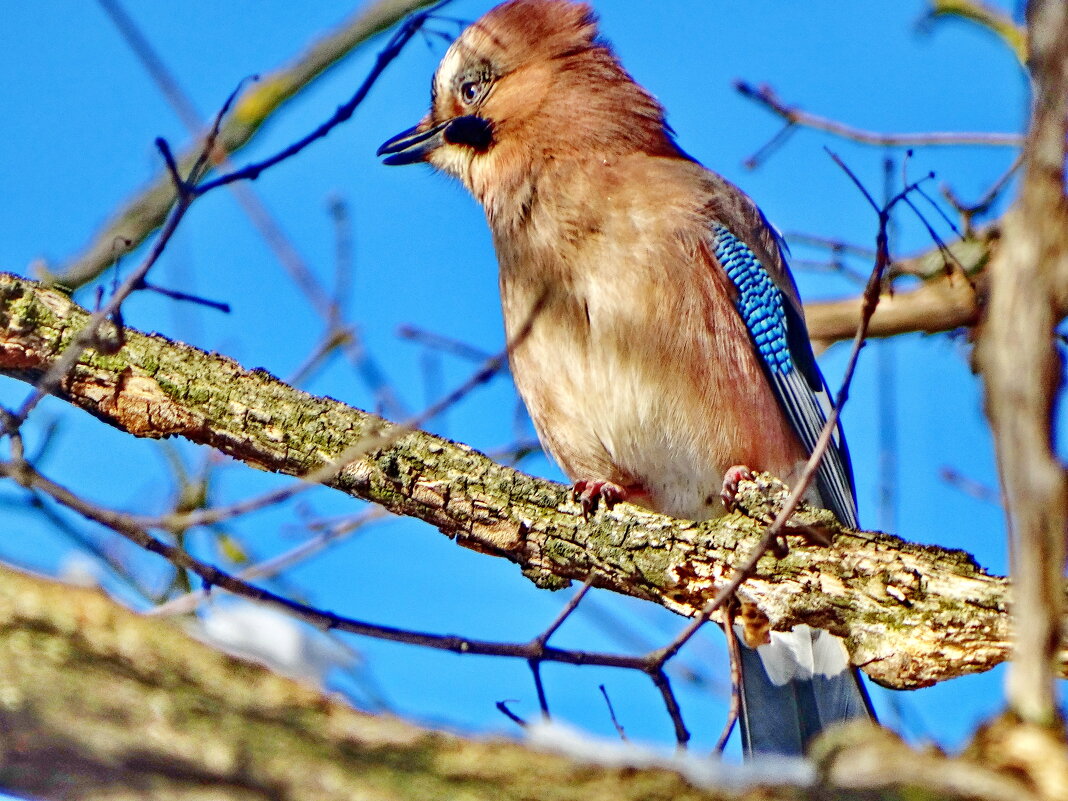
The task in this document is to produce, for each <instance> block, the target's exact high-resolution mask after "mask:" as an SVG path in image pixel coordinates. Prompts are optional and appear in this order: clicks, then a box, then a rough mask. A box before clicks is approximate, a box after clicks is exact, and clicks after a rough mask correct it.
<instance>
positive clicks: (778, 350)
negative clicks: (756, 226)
mask: <svg viewBox="0 0 1068 801" xmlns="http://www.w3.org/2000/svg"><path fill="white" fill-rule="evenodd" d="M712 232H713V234H715V240H714V244H713V247H714V251H715V254H716V259H718V260H719V263H720V264H721V265H722V266H723V269H724V270H725V271H726V273H727V277H728V278H730V279H731V282H732V283H733V284H734V285H735V286H736V287H737V288H738V301H737V304H736V306H737V309H738V313H739V314H740V315H741V316H742V321H743V322H744V323H745V327H746V328H748V329H749V333H750V334H751V335H752V337H753V343H754V344H755V345H756V347H757V350H758V351H759V352H760V356H761V358H763V359H764V363H765V364H766V365H767V366H768V368H769V369H771V370H774V371H775V372H777V373H780V374H785V373H788V372H790V371H791V370H793V369H794V361H793V358H792V357H791V356H790V345H789V342H788V341H787V337H786V334H787V332H786V309H785V308H784V306H783V299H782V292H780V291H779V288H778V287H777V286H775V282H774V281H773V280H771V276H770V275H768V271H767V270H765V269H764V265H762V264H761V263H760V261H759V260H758V259H757V257H756V256H755V255H754V253H753V251H751V250H750V249H749V246H748V245H746V244H745V243H744V242H743V241H742V240H740V239H738V237H736V236H735V235H734V234H732V233H731V232H730V231H729V230H728V229H727V227H726V226H724V225H719V224H717V225H713V226H712Z"/></svg>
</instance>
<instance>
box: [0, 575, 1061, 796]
mask: <svg viewBox="0 0 1068 801" xmlns="http://www.w3.org/2000/svg"><path fill="white" fill-rule="evenodd" d="M0 697H2V698H3V703H0V732H2V735H0V742H2V745H3V748H2V749H0V787H3V788H4V789H6V790H9V791H12V792H17V793H20V794H25V795H29V796H35V797H47V798H64V799H70V800H71V801H78V800H79V799H86V800H88V799H98V798H105V797H106V798H109V799H115V801H127V799H129V801H135V800H136V801H145V800H146V799H147V800H149V801H151V799H161V800H162V799H167V801H176V800H177V801H182V800H183V799H188V800H189V801H193V799H203V798H206V797H210V798H213V799H220V801H238V800H240V801H256V800H258V799H263V800H264V801H266V799H279V798H285V799H292V801H342V799H343V800H344V801H350V799H354V798H361V799H383V801H385V800H386V799H389V800H390V801H405V800H406V799H411V800H412V801H416V800H418V801H424V800H425V799H431V798H465V799H471V801H511V800H515V801H518V800H519V799H524V801H559V799H562V798H567V799H574V800H575V801H583V799H589V801H598V800H600V799H613V801H639V799H652V798H663V799H667V798H670V799H673V801H699V800H701V799H705V800H706V801H713V800H714V799H734V801H747V799H754V801H755V800H756V799H760V801H780V800H781V801H786V799H792V800H793V801H809V800H811V801H816V799H820V800H821V801H838V800H839V799H840V800H841V801H845V799H858V798H870V797H875V795H872V794H871V793H873V791H879V792H878V793H877V795H878V797H879V798H882V799H887V801H893V800H894V799H905V798H916V797H918V796H917V793H918V792H919V793H920V794H921V795H922V796H923V797H928V796H929V795H930V796H931V797H938V798H947V799H958V798H961V799H963V798H969V799H976V798H979V799H991V801H993V800H994V799H997V800H998V801H1009V800H1010V799H1012V800H1013V801H1015V799H1018V798H1024V797H1033V796H1032V795H1030V793H1029V792H1028V791H1029V789H1030V788H1029V787H1028V785H1027V783H1026V782H1027V781H1028V779H1029V778H1030V777H1029V776H1028V775H1027V774H1022V775H1021V773H1020V772H1019V771H1018V770H1017V771H1014V772H1010V771H1009V770H1005V767H1006V766H1004V765H996V766H993V765H991V764H989V762H987V761H986V760H985V759H984V757H983V755H982V754H979V753H974V754H973V755H972V756H971V757H969V758H967V759H965V758H958V759H948V758H946V757H944V756H941V755H939V754H935V753H933V752H930V751H928V752H927V753H916V752H913V751H911V750H910V749H909V748H908V747H907V746H905V745H903V744H902V743H901V742H900V741H898V740H896V738H893V737H892V736H891V735H889V734H886V733H879V732H878V731H877V730H872V729H869V730H866V731H861V730H856V729H854V730H849V731H848V732H847V733H843V736H839V737H837V738H832V739H829V740H824V741H821V742H822V743H823V745H822V751H823V754H822V756H821V761H820V763H819V764H818V765H817V766H816V772H815V773H814V774H813V775H811V776H810V778H808V779H807V780H802V781H801V782H800V783H799V784H789V783H787V782H786V780H785V777H784V776H783V775H782V772H783V770H784V769H785V768H786V767H787V766H784V765H777V766H771V767H769V768H766V769H765V770H764V771H763V772H761V773H760V774H759V775H762V776H763V777H764V778H763V779H762V780H759V779H754V778H752V777H753V776H754V775H755V773H756V772H755V771H754V770H751V769H750V770H746V769H743V768H739V767H731V766H723V765H720V764H719V763H718V762H716V761H714V760H710V759H708V758H707V757H703V756H702V757H696V756H695V757H692V758H690V759H688V760H687V759H681V758H680V759H675V760H672V759H670V758H668V757H659V758H657V757H653V756H651V755H650V753H649V752H648V751H645V750H642V749H633V748H632V749H630V750H629V751H627V750H625V749H626V747H625V746H620V747H619V750H615V751H610V749H608V748H606V747H605V746H604V745H598V744H593V743H585V744H582V745H581V746H578V747H580V748H581V747H584V748H585V751H586V753H587V754H589V756H587V758H586V759H587V760H588V759H591V758H592V760H593V761H586V760H583V759H581V758H577V757H575V756H568V755H566V754H563V755H561V754H558V753H552V752H550V751H548V750H545V748H544V746H543V747H542V749H541V750H538V749H537V748H536V747H533V748H532V747H527V746H524V745H521V744H518V743H515V742H509V741H504V740H500V739H496V740H490V739H485V740H469V739H463V738H460V737H458V736H456V735H454V734H448V733H444V732H436V731H428V730H426V729H420V728H417V727H416V726H412V725H410V724H407V723H404V722H402V721H399V720H396V719H393V718H389V717H384V716H372V715H368V714H365V713H362V712H357V711H355V710H353V709H351V708H349V707H347V706H345V705H344V704H342V703H340V702H338V701H337V700H334V699H331V698H328V697H326V696H323V695H321V694H320V693H319V692H317V691H315V690H313V689H312V688H309V687H307V686H304V685H301V684H298V683H297V682H295V681H292V680H290V679H286V678H282V677H280V676H276V675H274V674H272V673H270V672H269V671H267V670H266V669H265V668H261V667H259V666H257V665H253V664H250V663H248V662H244V661H242V660H239V659H235V658H232V657H229V656H226V655H224V654H221V653H219V652H217V651H214V650H212V649H211V648H209V647H208V646H206V645H203V644H201V643H198V642H196V641H195V640H193V639H191V638H190V637H189V636H188V635H187V634H185V633H184V632H183V631H182V630H181V629H179V628H178V627H176V626H175V625H173V624H172V623H170V622H167V621H163V620H160V619H159V618H144V617H141V616H139V615H137V614H134V613H133V612H130V611H129V610H127V609H124V608H123V607H121V606H119V605H118V604H116V603H114V602H113V601H111V600H109V599H108V598H107V597H105V596H104V595H103V594H102V593H100V592H99V591H95V590H86V589H82V588H76V587H70V586H65V585H62V584H58V583H56V582H53V581H48V580H44V579H41V578H37V577H33V576H29V575H25V574H21V573H17V572H15V571H12V570H10V569H7V568H0ZM553 739H555V740H556V741H557V743H558V742H559V740H560V737H559V735H557V736H556V737H555V738H553ZM535 742H537V741H535ZM545 742H546V745H549V746H551V745H553V743H552V742H550V741H549V738H546V739H545ZM1032 746H1033V743H1032ZM554 750H559V749H558V748H557V749H554ZM594 754H600V760H599V763H598V760H597V759H596V757H595V756H594ZM904 764H908V766H909V768H908V770H901V769H900V766H901V765H904ZM788 767H791V768H793V772H794V773H795V774H797V773H798V767H799V766H798V765H797V763H790V765H789V766H788ZM1008 767H1010V768H1012V767H1015V766H1012V765H1010V766H1008ZM772 768H775V770H773V769H772ZM998 768H1001V769H1002V772H998ZM803 772H804V771H801V773H803ZM747 776H748V777H749V778H746V777H747ZM761 785H763V786H761ZM864 793H867V794H864ZM932 793H933V794H934V795H931V794H932ZM862 794H863V795H862ZM1042 797H1043V798H1047V797H1048V798H1053V796H1052V795H1050V796H1046V795H1043V796H1042Z"/></svg>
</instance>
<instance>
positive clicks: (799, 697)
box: [736, 624, 875, 757]
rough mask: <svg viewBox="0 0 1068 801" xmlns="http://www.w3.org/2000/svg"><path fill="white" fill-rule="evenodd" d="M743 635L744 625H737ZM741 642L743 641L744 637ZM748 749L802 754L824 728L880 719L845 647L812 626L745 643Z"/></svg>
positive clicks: (743, 710)
mask: <svg viewBox="0 0 1068 801" xmlns="http://www.w3.org/2000/svg"><path fill="white" fill-rule="evenodd" d="M736 627H737V628H738V633H739V634H740V624H736ZM739 639H740V638H739ZM739 645H740V650H741V673H742V688H741V689H742V692H741V696H742V698H741V700H742V704H741V714H740V718H741V725H742V746H743V749H744V751H745V755H746V756H747V757H749V756H752V755H754V754H798V755H799V754H801V753H803V752H804V749H805V747H806V746H807V745H808V742H809V740H811V739H812V738H813V737H815V736H816V735H817V734H819V733H820V732H821V731H823V729H824V728H826V727H827V726H830V725H831V724H833V723H837V722H839V721H843V720H848V719H850V718H868V719H874V718H875V714H874V712H873V711H872V707H871V699H869V698H868V693H867V691H866V690H865V689H864V685H863V684H862V683H861V679H860V675H859V673H858V671H857V670H856V668H854V667H853V666H852V665H851V664H850V663H849V656H848V654H847V653H846V649H845V643H843V642H842V640H841V639H840V638H838V637H835V636H834V635H833V634H829V633H828V632H826V631H822V630H821V629H813V628H811V627H809V626H804V625H802V626H797V627H796V628H794V629H793V630H792V631H786V632H779V631H775V632H772V634H771V642H770V643H768V644H767V645H761V646H759V647H758V648H755V649H752V648H749V647H747V646H746V645H745V643H744V642H742V641H740V642H739Z"/></svg>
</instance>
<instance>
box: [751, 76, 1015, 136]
mask: <svg viewBox="0 0 1068 801" xmlns="http://www.w3.org/2000/svg"><path fill="white" fill-rule="evenodd" d="M734 88H735V89H737V90H738V92H739V93H740V94H741V95H742V96H743V97H747V98H749V99H750V100H755V101H756V102H757V103H759V104H760V105H762V106H764V108H766V109H768V110H769V111H771V112H772V113H773V114H775V115H777V116H779V117H781V118H782V119H783V120H785V121H786V123H787V124H788V125H801V126H804V127H806V128H812V129H814V130H817V131H824V132H826V133H830V134H834V135H835V136H838V137H841V138H843V139H849V140H851V141H853V142H860V143H862V144H865V145H875V146H877V147H937V146H961V145H972V146H978V147H1019V146H1020V145H1022V144H1023V137H1022V136H1020V135H1019V134H1007V133H971V132H970V133H964V132H942V131H936V132H930V133H878V132H875V131H866V130H863V129H861V128H855V127H853V126H851V125H846V124H845V123H842V122H838V121H836V120H832V119H829V118H827V117H821V116H819V115H817V114H812V113H810V112H807V111H804V110H802V109H800V108H798V107H796V106H790V105H787V104H786V103H784V102H783V101H782V100H780V99H779V97H778V96H777V95H776V94H775V91H774V90H773V89H772V88H771V87H769V86H759V87H758V86H753V85H752V84H750V83H747V82H746V81H735V82H734Z"/></svg>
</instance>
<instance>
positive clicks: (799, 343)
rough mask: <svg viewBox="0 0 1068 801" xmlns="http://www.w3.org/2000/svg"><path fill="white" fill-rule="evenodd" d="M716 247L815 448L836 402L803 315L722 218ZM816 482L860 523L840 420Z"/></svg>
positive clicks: (788, 408)
mask: <svg viewBox="0 0 1068 801" xmlns="http://www.w3.org/2000/svg"><path fill="white" fill-rule="evenodd" d="M712 251H713V254H714V255H715V257H716V259H717V260H718V261H719V263H720V265H721V266H722V267H723V270H724V272H725V273H726V274H727V277H728V278H729V279H730V280H731V283H733V284H734V286H735V288H737V290H738V298H737V300H736V301H735V308H736V309H737V310H738V314H739V316H741V318H742V322H744V323H745V327H746V329H747V330H748V331H749V335H750V336H751V337H752V340H753V345H754V347H756V349H757V353H758V354H759V355H760V358H761V361H762V362H763V364H764V368H765V371H766V374H767V376H768V380H769V383H770V384H771V387H772V389H773V390H774V392H775V395H776V397H777V398H778V400H779V405H780V407H781V408H782V410H783V412H784V414H785V415H786V418H787V419H788V420H789V421H790V424H791V425H792V426H793V429H794V431H796V432H797V435H798V437H799V438H800V439H801V442H802V443H803V444H804V446H805V448H806V449H807V450H808V451H809V452H810V453H811V452H812V450H813V449H814V448H815V447H816V441H817V440H818V439H819V435H820V432H821V431H822V429H823V426H824V425H825V424H826V422H827V415H828V413H829V410H830V409H831V408H832V407H831V398H830V393H829V392H828V390H827V385H826V383H825V382H824V380H823V376H822V375H821V374H820V371H819V367H818V366H817V365H816V360H815V358H814V357H813V355H812V347H811V345H810V344H809V341H808V333H807V332H806V331H805V321H804V318H802V317H801V314H800V312H799V311H798V310H797V309H795V308H794V306H793V305H792V304H791V303H790V302H789V301H787V300H786V299H785V298H784V297H783V294H782V290H781V289H779V287H778V285H777V284H776V283H775V280H774V279H773V278H772V277H771V275H770V274H769V273H768V271H767V270H766V269H765V268H764V265H763V264H761V263H760V260H759V259H758V258H757V257H756V254H755V253H753V251H752V250H751V249H750V247H749V246H748V245H747V244H746V243H745V242H744V241H743V240H742V239H740V238H738V237H737V236H735V235H734V234H733V233H731V231H730V229H729V228H727V227H726V226H725V225H723V224H722V223H715V224H713V225H712ZM783 260H784V262H785V255H784V256H783ZM816 484H817V487H818V489H819V493H820V497H821V498H822V499H823V503H824V504H826V505H827V507H828V508H829V509H830V510H831V511H832V512H834V513H835V515H836V516H837V517H838V519H839V520H840V521H842V522H843V523H844V524H845V525H847V526H850V527H851V528H856V527H857V512H856V500H855V490H854V486H853V468H852V466H851V465H850V460H849V450H848V449H847V448H846V444H845V438H844V437H843V435H842V426H841V423H839V425H838V427H837V430H836V431H835V432H834V436H833V437H832V439H831V447H829V448H828V449H827V452H826V454H825V455H824V458H823V461H822V462H821V464H820V467H819V471H818V472H817V474H816Z"/></svg>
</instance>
